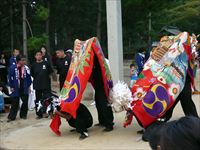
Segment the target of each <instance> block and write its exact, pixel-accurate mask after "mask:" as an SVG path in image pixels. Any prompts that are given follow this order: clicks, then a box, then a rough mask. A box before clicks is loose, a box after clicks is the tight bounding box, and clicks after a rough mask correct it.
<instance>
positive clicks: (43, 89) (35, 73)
mask: <svg viewBox="0 0 200 150" xmlns="http://www.w3.org/2000/svg"><path fill="white" fill-rule="evenodd" d="M35 59H36V62H35V63H33V65H32V67H31V76H32V77H33V89H35V95H36V100H35V104H36V115H37V116H38V117H37V119H40V118H42V117H43V114H38V113H37V112H38V111H37V107H38V105H39V101H40V100H42V99H43V98H44V97H45V95H47V94H49V93H51V79H50V74H51V73H53V69H52V67H51V66H50V64H49V63H48V62H46V61H43V59H42V52H41V51H38V52H36V54H35ZM44 114H45V112H44Z"/></svg>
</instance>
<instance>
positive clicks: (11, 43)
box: [10, 0, 14, 50]
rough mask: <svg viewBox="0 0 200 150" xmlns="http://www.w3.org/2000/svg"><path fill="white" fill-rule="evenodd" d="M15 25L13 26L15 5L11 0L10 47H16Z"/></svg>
mask: <svg viewBox="0 0 200 150" xmlns="http://www.w3.org/2000/svg"><path fill="white" fill-rule="evenodd" d="M13 33H14V27H13V5H12V0H10V48H11V50H13V49H14V35H13Z"/></svg>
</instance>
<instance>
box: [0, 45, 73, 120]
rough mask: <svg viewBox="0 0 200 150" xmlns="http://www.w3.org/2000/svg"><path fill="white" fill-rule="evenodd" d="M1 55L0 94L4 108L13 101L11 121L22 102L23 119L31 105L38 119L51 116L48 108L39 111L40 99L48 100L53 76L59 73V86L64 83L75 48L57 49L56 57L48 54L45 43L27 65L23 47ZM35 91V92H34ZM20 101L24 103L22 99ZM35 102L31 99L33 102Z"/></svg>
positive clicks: (20, 113) (10, 112) (20, 114)
mask: <svg viewBox="0 0 200 150" xmlns="http://www.w3.org/2000/svg"><path fill="white" fill-rule="evenodd" d="M0 55H1V57H0V72H1V73H0V92H1V93H0V94H1V102H2V105H1V106H2V108H1V109H0V110H1V111H4V109H5V104H10V105H11V107H10V110H9V115H8V121H7V122H10V121H14V120H15V119H16V116H17V112H18V109H19V105H20V112H19V116H20V118H21V119H26V118H27V113H28V109H29V108H30V107H29V106H28V105H29V104H31V105H32V106H31V108H35V110H36V115H37V119H40V118H43V117H48V115H47V114H46V112H45V110H44V111H43V112H42V113H38V111H37V106H38V105H39V104H38V102H39V100H41V99H45V98H46V97H48V96H49V95H51V93H52V89H51V77H50V76H53V77H54V79H55V80H56V78H55V77H57V75H56V73H57V74H58V75H59V81H60V89H61V87H62V85H63V83H64V80H65V77H66V74H67V72H68V69H69V65H70V62H71V56H72V50H70V49H68V50H64V49H58V50H56V52H55V55H54V56H56V57H51V55H50V54H48V52H47V49H46V47H45V46H41V48H40V50H38V51H36V52H35V54H34V61H33V62H30V64H27V59H28V58H26V56H24V55H23V54H22V53H21V52H20V50H18V49H14V50H13V51H12V55H11V57H10V58H9V59H8V58H7V57H6V56H5V54H4V53H3V52H1V54H0ZM33 92H34V95H31V93H33ZM20 100H21V102H20ZM30 101H32V102H30Z"/></svg>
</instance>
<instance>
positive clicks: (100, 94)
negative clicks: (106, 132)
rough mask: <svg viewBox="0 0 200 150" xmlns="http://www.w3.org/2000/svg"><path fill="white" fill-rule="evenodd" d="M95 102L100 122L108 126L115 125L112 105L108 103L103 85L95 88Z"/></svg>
mask: <svg viewBox="0 0 200 150" xmlns="http://www.w3.org/2000/svg"><path fill="white" fill-rule="evenodd" d="M95 103H96V108H97V112H98V120H99V123H100V124H102V125H104V126H105V127H107V128H112V127H113V119H114V117H113V112H112V108H111V106H109V105H108V101H107V97H106V94H105V91H104V88H103V87H99V88H98V87H97V88H96V89H95Z"/></svg>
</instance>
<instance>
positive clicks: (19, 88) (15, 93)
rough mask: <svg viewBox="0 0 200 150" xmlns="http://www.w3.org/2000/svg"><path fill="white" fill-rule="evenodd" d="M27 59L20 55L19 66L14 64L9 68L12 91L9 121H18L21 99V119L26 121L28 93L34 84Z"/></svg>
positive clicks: (18, 58) (17, 58)
mask: <svg viewBox="0 0 200 150" xmlns="http://www.w3.org/2000/svg"><path fill="white" fill-rule="evenodd" d="M25 60H26V59H25V57H24V56H22V55H18V56H17V57H16V62H17V64H12V65H11V66H10V68H9V74H8V77H9V86H10V89H11V92H12V93H11V94H10V96H11V101H12V102H11V110H10V113H9V115H8V121H7V122H10V121H13V120H15V119H16V116H17V111H18V107H19V99H20V98H21V100H22V105H21V109H20V118H22V119H26V118H27V112H28V93H29V87H30V85H31V83H32V80H31V76H30V70H29V68H28V66H26V65H25Z"/></svg>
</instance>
